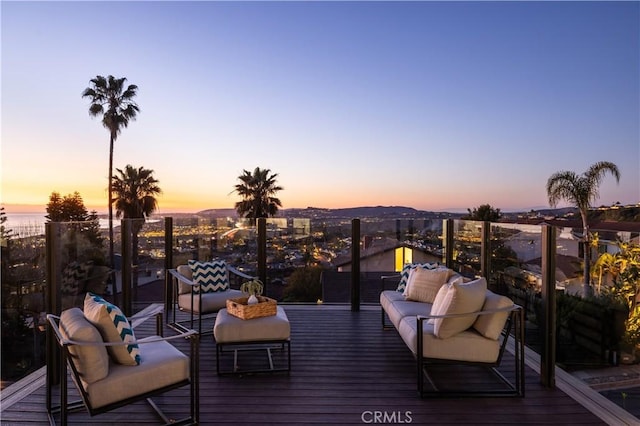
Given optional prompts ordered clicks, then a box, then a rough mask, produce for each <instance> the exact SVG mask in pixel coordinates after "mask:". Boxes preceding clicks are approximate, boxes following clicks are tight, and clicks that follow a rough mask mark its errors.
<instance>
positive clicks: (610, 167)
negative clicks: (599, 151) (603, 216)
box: [547, 161, 620, 295]
mask: <svg viewBox="0 0 640 426" xmlns="http://www.w3.org/2000/svg"><path fill="white" fill-rule="evenodd" d="M607 172H609V173H611V174H612V175H613V176H614V177H615V178H616V182H620V171H619V170H618V166H616V165H615V164H614V163H611V162H608V161H600V162H597V163H595V164H593V165H592V166H591V167H589V169H588V170H587V171H586V172H584V173H583V174H582V175H578V174H576V173H574V172H567V171H562V172H557V173H554V174H553V175H551V177H550V178H549V180H547V196H548V197H549V204H550V205H551V206H552V207H555V206H556V205H557V204H558V202H559V201H560V200H565V201H568V202H569V203H571V204H573V205H574V206H575V207H577V208H578V210H579V211H580V216H581V218H582V228H583V232H582V240H583V242H584V293H585V295H589V294H591V293H592V288H591V280H590V277H591V274H590V270H591V266H590V262H591V253H590V246H591V244H590V243H591V236H590V234H589V221H588V213H589V209H590V208H591V203H592V202H595V200H596V199H597V198H598V196H599V192H598V190H599V186H600V183H601V182H602V179H604V177H605V175H606V174H607Z"/></svg>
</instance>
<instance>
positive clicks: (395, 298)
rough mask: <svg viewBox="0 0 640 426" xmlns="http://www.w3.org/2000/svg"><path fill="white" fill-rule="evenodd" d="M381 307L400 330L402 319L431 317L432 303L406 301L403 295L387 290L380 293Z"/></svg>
mask: <svg viewBox="0 0 640 426" xmlns="http://www.w3.org/2000/svg"><path fill="white" fill-rule="evenodd" d="M380 305H382V307H383V308H384V311H385V312H386V313H387V316H388V317H389V320H390V321H391V323H392V324H393V325H394V326H395V327H396V328H398V325H399V324H400V321H401V320H402V318H404V317H406V316H408V315H412V316H414V317H415V316H416V315H423V316H425V315H429V314H430V313H431V306H432V305H431V303H422V302H413V301H410V300H405V299H404V296H403V295H402V293H400V292H398V291H396V290H385V291H383V292H382V293H380Z"/></svg>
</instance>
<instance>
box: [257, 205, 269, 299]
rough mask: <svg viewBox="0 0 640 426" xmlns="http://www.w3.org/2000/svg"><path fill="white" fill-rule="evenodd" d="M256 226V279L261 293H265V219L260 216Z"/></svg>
mask: <svg viewBox="0 0 640 426" xmlns="http://www.w3.org/2000/svg"><path fill="white" fill-rule="evenodd" d="M256 225H257V226H258V279H259V280H260V281H262V285H263V286H264V288H263V293H264V294H265V295H267V294H268V293H267V219H266V218H264V217H260V218H258V220H257V223H256Z"/></svg>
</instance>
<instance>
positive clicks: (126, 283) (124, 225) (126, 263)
mask: <svg viewBox="0 0 640 426" xmlns="http://www.w3.org/2000/svg"><path fill="white" fill-rule="evenodd" d="M120 229H121V237H122V273H121V277H120V281H121V286H122V290H121V291H122V310H123V312H124V314H125V315H126V316H127V317H129V316H131V315H133V312H132V311H133V309H132V305H131V271H132V267H131V266H132V265H131V263H132V250H131V220H130V219H123V220H122V221H121V222H120Z"/></svg>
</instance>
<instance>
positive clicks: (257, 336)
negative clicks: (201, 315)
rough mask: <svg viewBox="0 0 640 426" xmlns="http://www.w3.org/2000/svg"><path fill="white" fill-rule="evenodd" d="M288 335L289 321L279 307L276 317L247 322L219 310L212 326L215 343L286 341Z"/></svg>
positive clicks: (224, 310) (289, 330) (289, 331)
mask: <svg viewBox="0 0 640 426" xmlns="http://www.w3.org/2000/svg"><path fill="white" fill-rule="evenodd" d="M290 335H291V327H290V325H289V319H288V318H287V314H286V313H285V311H284V309H282V308H281V307H280V306H278V308H277V313H276V315H272V316H268V317H261V318H254V319H249V320H243V319H240V318H237V317H234V316H233V315H231V314H230V313H229V312H227V310H226V309H221V310H220V312H218V315H217V316H216V323H215V325H214V326H213V336H214V338H215V339H216V343H233V342H237V343H242V342H257V341H261V340H287V339H288V338H289V336H290Z"/></svg>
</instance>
